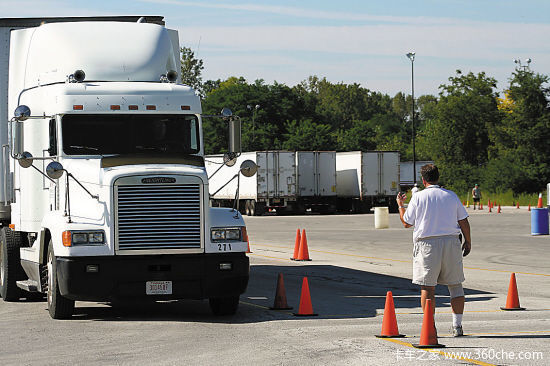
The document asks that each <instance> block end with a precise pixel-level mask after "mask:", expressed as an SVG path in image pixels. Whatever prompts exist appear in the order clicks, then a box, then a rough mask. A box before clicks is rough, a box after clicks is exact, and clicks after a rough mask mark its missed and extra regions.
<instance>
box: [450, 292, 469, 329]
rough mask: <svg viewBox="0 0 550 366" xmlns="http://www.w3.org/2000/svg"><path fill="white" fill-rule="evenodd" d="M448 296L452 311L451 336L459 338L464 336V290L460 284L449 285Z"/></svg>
mask: <svg viewBox="0 0 550 366" xmlns="http://www.w3.org/2000/svg"><path fill="white" fill-rule="evenodd" d="M448 288H449V295H450V296H451V308H452V309H453V335H454V336H455V337H460V336H462V335H464V333H463V331H462V314H463V313H464V301H465V299H464V289H463V288H462V284H458V285H449V286H448Z"/></svg>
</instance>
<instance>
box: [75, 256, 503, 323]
mask: <svg viewBox="0 0 550 366" xmlns="http://www.w3.org/2000/svg"><path fill="white" fill-rule="evenodd" d="M278 273H283V275H284V281H285V288H286V295H287V301H288V305H289V306H291V307H293V310H289V311H272V310H269V309H268V308H269V307H270V306H272V305H273V299H274V297H275V291H276V284H277V275H278ZM304 276H307V277H308V282H309V288H310V295H311V302H312V305H313V310H314V312H315V313H317V314H319V315H318V316H315V317H295V316H293V315H292V312H297V311H298V307H299V302H300V293H301V286H302V279H303V277H304ZM387 291H392V294H393V298H394V304H395V309H396V312H397V313H399V312H400V311H403V309H410V308H418V307H419V306H420V289H419V286H417V285H414V284H412V283H411V280H410V279H409V278H402V277H395V276H388V275H383V274H379V273H373V272H367V271H360V270H355V269H350V268H345V267H338V266H332V265H304V266H296V265H295V264H293V265H289V266H273V265H253V266H251V267H250V282H249V284H248V289H247V291H246V293H244V294H243V295H241V304H240V306H239V309H238V311H237V314H235V315H234V316H221V317H217V316H214V315H212V313H211V312H210V307H209V305H208V301H206V300H205V301H191V300H177V301H170V302H166V303H158V302H157V303H146V304H143V303H139V304H127V305H126V306H123V307H111V306H105V305H97V306H96V305H95V304H94V306H86V305H85V304H86V303H78V302H77V307H76V308H75V315H74V316H73V319H92V320H105V321H133V320H136V321H178V322H206V323H236V324H239V323H258V322H266V321H273V320H283V319H285V320H301V321H303V320H307V319H346V318H369V317H374V316H376V314H377V310H379V311H383V309H384V304H385V301H386V292H387ZM465 293H466V295H467V296H468V295H476V296H475V297H470V298H468V297H467V298H466V299H467V301H468V302H473V301H488V300H490V299H493V298H495V296H492V294H491V293H489V292H484V291H479V290H475V289H465ZM480 295H486V296H480ZM88 304H89V303H88ZM82 305H84V306H82ZM436 305H437V306H438V307H450V303H449V296H448V290H447V288H446V286H437V288H436Z"/></svg>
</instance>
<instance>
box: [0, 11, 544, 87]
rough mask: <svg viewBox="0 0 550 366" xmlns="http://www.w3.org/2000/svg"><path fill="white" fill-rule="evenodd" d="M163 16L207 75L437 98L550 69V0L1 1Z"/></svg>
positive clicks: (32, 14)
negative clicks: (483, 80) (463, 75)
mask: <svg viewBox="0 0 550 366" xmlns="http://www.w3.org/2000/svg"><path fill="white" fill-rule="evenodd" d="M79 15H80V16H88V15H163V16H165V20H166V23H167V26H168V27H170V28H175V29H178V30H179V34H180V42H181V44H182V45H184V46H187V47H191V48H192V49H193V50H194V51H195V53H196V54H197V55H198V57H199V58H201V59H203V60H204V64H205V70H204V73H203V78H204V79H222V80H223V79H226V78H227V77H229V76H244V77H245V78H246V79H247V80H249V81H250V82H252V81H254V80H255V79H264V80H265V81H266V82H268V83H271V82H273V81H274V80H276V81H278V82H282V83H286V84H288V85H295V84H297V83H299V82H300V81H302V80H304V79H306V78H307V77H308V76H309V75H318V76H320V77H326V78H327V79H328V80H330V81H333V82H340V81H343V82H346V83H353V82H357V83H360V84H361V85H362V86H364V87H367V88H369V89H371V90H374V91H380V92H384V93H388V94H390V95H393V94H395V93H397V92H398V91H404V92H406V93H410V89H411V80H410V79H411V64H410V61H409V60H408V59H407V58H406V56H405V54H406V53H407V52H409V51H415V52H416V54H417V56H416V60H415V63H414V68H415V94H416V95H417V96H418V95H421V94H437V93H438V86H439V85H440V84H442V83H445V82H446V81H447V79H448V77H449V76H451V75H453V74H454V71H455V70H456V69H461V70H462V71H463V72H468V71H473V72H480V71H485V72H486V73H487V74H488V75H489V76H492V77H494V78H496V79H497V80H498V81H499V90H502V89H504V88H505V87H506V85H507V83H508V78H509V77H510V75H511V73H512V71H513V70H514V67H515V64H514V63H513V61H512V60H513V59H515V58H520V59H521V60H525V59H526V58H531V59H532V60H533V62H532V63H531V68H532V69H533V70H534V71H536V72H539V73H542V74H546V75H550V42H548V35H550V1H547V0H524V1H509V0H463V1H458V0H415V1H411V0H407V1H405V0H394V1H372V0H369V1H367V0H362V1H361V0H357V1H352V0H340V1H324V0H318V1H313V0H303V1H298V2H297V1H289V0H278V1H268V0H261V1H252V0H242V1H239V0H225V1H224V0H208V1H183V0H182V1H180V0H132V1H129V0H119V1H116V0H111V1H108V0H96V1H89V0H88V1H81V0H73V1H69V0H47V1H46V0H1V1H0V16H1V17H37V16H79Z"/></svg>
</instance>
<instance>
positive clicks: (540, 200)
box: [537, 193, 542, 208]
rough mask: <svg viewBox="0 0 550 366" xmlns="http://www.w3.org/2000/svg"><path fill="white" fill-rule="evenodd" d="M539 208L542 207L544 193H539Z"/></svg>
mask: <svg viewBox="0 0 550 366" xmlns="http://www.w3.org/2000/svg"><path fill="white" fill-rule="evenodd" d="M537 208H542V193H539V201H538V203H537Z"/></svg>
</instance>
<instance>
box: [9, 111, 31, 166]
mask: <svg viewBox="0 0 550 366" xmlns="http://www.w3.org/2000/svg"><path fill="white" fill-rule="evenodd" d="M13 115H14V118H13V125H12V140H13V141H11V146H12V154H13V156H15V157H20V156H22V155H23V153H24V150H23V121H25V120H27V119H28V118H29V117H30V116H31V109H30V108H29V107H28V106H26V105H20V106H17V108H15V112H14V113H13ZM31 164H32V161H31ZM29 166H30V165H29ZM27 168H28V167H27Z"/></svg>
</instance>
